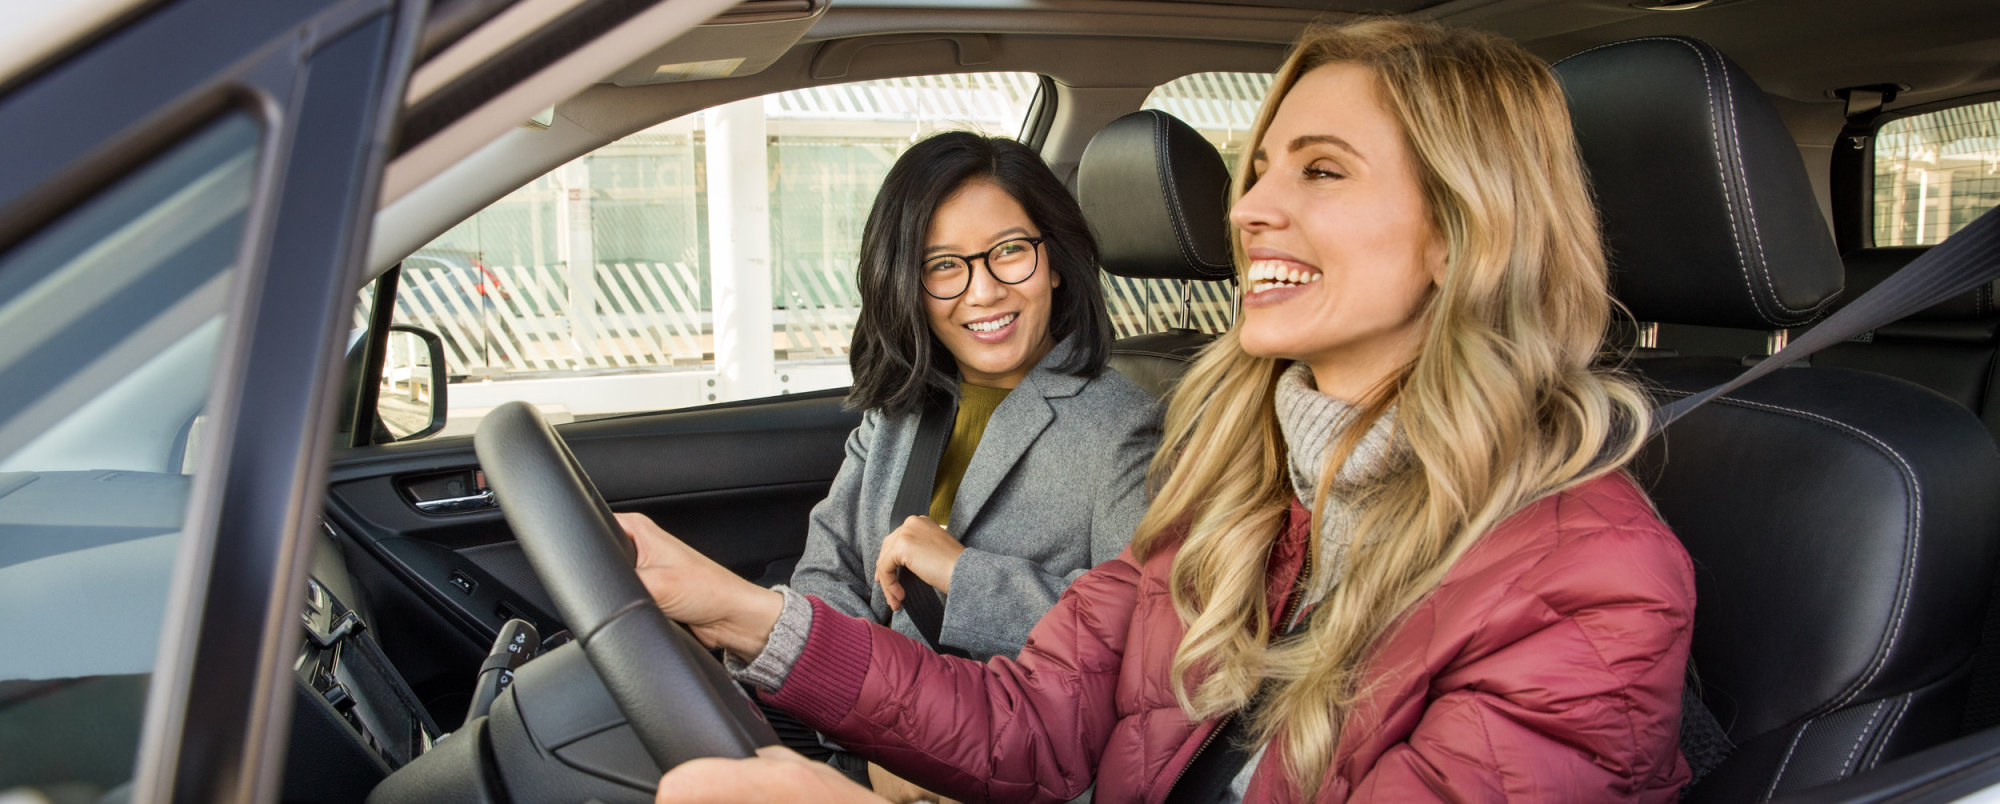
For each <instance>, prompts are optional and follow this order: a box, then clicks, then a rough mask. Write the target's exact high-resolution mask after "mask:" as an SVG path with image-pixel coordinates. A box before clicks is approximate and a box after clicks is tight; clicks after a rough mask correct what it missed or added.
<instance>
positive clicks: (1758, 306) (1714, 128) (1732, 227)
mask: <svg viewBox="0 0 2000 804" xmlns="http://www.w3.org/2000/svg"><path fill="white" fill-rule="evenodd" d="M1631 42H1672V43H1674V44H1677V45H1680V46H1681V47H1685V48H1687V49H1688V50H1691V51H1693V52H1694V56H1695V59H1694V60H1695V64H1696V65H1698V66H1700V67H1701V80H1702V86H1703V88H1704V89H1705V90H1706V91H1705V92H1704V93H1703V96H1702V99H1703V100H1705V101H1707V102H1708V135H1709V145H1710V146H1711V147H1712V148H1713V149H1714V156H1715V169H1716V172H1718V173H1720V174H1722V175H1723V181H1722V203H1723V206H1724V207H1725V208H1727V210H1728V212H1729V214H1728V215H1727V217H1728V218H1729V237H1730V241H1731V242H1732V243H1733V244H1734V245H1735V246H1736V268H1737V270H1738V271H1740V272H1741V273H1742V274H1743V284H1744V285H1745V286H1748V287H1752V288H1753V289H1752V290H1751V293H1750V306H1751V307H1753V308H1755V310H1756V312H1757V316H1758V317H1759V318H1762V319H1764V321H1765V323H1768V324H1771V325H1773V326H1777V325H1778V322H1777V321H1775V320H1773V319H1772V317H1771V314H1770V313H1769V312H1768V311H1766V310H1765V309H1764V302H1763V300H1762V299H1760V298H1758V296H1757V293H1756V291H1755V289H1754V286H1755V284H1756V280H1754V279H1752V278H1751V276H1750V266H1749V264H1748V258H1749V254H1748V253H1747V252H1746V251H1745V248H1744V243H1743V232H1742V230H1741V229H1739V228H1738V226H1737V223H1736V199H1735V198H1734V197H1732V196H1731V195H1730V187H1729V185H1730V182H1729V175H1730V170H1729V167H1728V166H1727V165H1726V164H1724V162H1723V160H1722V132H1721V129H1720V128H1719V126H1720V120H1719V118H1720V115H1718V114H1717V113H1716V109H1715V77H1714V75H1712V74H1711V73H1710V72H1709V69H1708V59H1707V58H1706V54H1704V53H1703V52H1702V51H1701V49H1700V48H1698V47H1695V46H1694V45H1693V44H1692V43H1690V42H1688V41H1687V40H1685V39H1680V38H1676V37H1670V36H1648V37H1641V38H1638V39H1628V40H1625V41H1624V42H1613V43H1611V44H1608V45H1598V46H1597V47H1594V48H1591V49H1589V50H1586V51H1583V53H1578V54H1576V55H1574V56H1570V57H1569V58H1565V59H1563V60H1562V61H1558V62H1556V64H1562V63H1563V62H1566V61H1569V60H1570V59H1574V58H1577V57H1578V56H1582V55H1584V54H1586V53H1595V52H1597V51H1599V50H1603V49H1605V48H1608V47H1616V46H1618V45H1623V44H1629V43H1631ZM1727 100H1728V99H1727V98H1725V99H1724V101H1725V102H1727ZM1731 119H1732V125H1733V120H1734V116H1733V110H1732V118H1731ZM1739 158H1740V157H1739ZM1781 306H1782V305H1781Z"/></svg>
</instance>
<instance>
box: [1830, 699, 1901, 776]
mask: <svg viewBox="0 0 2000 804" xmlns="http://www.w3.org/2000/svg"><path fill="white" fill-rule="evenodd" d="M1888 703H1889V700H1888V699H1886V698H1885V699H1883V700H1880V701H1876V702H1875V711H1874V712H1871V713H1869V715H1868V722H1867V723H1865V724H1863V725H1862V726H1861V733H1860V734H1857V735H1854V747H1853V748H1849V749H1847V761H1845V762H1842V763H1840V775H1839V776H1836V777H1834V778H1836V779H1845V778H1847V772H1848V771H1849V770H1850V769H1852V768H1853V767H1854V755H1855V754H1858V753H1861V745H1862V744H1863V743H1866V742H1868V734H1869V733H1870V732H1872V731H1874V730H1875V721H1876V720H1877V719H1879V718H1881V717H1882V707H1884V706H1886V705H1888Z"/></svg>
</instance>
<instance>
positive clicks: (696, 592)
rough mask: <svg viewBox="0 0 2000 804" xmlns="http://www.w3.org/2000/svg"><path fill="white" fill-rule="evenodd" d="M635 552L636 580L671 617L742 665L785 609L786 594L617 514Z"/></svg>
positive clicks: (649, 523)
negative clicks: (733, 655) (644, 586)
mask: <svg viewBox="0 0 2000 804" xmlns="http://www.w3.org/2000/svg"><path fill="white" fill-rule="evenodd" d="M617 517H618V525H619V527H622V528H624V529H625V535H626V536H628V537H630V538H631V539H632V543H633V544H634V545H637V546H638V548H639V562H638V564H639V565H638V571H639V580H640V582H642V583H644V584H645V585H646V592H647V593H648V594H650V595H652V596H653V604H654V605H657V606H659V607H660V611H662V612H665V613H666V615H667V617H668V618H669V619H672V620H674V621H676V622H681V623H686V624H687V626H688V628H689V629H690V630H692V631H693V632H694V636H695V638H696V639H699V640H701V644H703V645H706V646H708V647H710V648H721V649H723V650H726V651H729V652H730V653H733V654H735V655H736V656H737V657H738V658H741V659H743V660H745V661H749V660H751V659H755V658H757V654H760V653H763V652H764V643H765V642H768V641H769V640H770V638H771V628H772V626H774V625H775V624H776V623H777V622H778V613H779V612H780V611H781V610H783V609H784V605H785V597H784V595H782V594H780V593H778V592H774V591H772V590H769V589H765V588H763V587H761V586H758V585H756V584H754V583H751V582H749V581H746V580H743V579H742V578H740V577H737V575H736V573H734V572H730V571H729V569H728V568H727V567H724V566H722V565H721V564H717V563H715V562H714V561H712V560H710V559H709V558H708V556H705V555H702V554H701V553H699V552H697V551H696V550H695V549H694V548H692V547H689V546H687V544H686V543H685V542H682V541H681V540H680V539H676V538H674V535H673V534H671V533H668V532H666V531H665V530H663V529H661V528H660V526H659V525H656V524H654V523H653V520H651V519H648V518H647V517H646V516H645V515H644V514H618V515H617Z"/></svg>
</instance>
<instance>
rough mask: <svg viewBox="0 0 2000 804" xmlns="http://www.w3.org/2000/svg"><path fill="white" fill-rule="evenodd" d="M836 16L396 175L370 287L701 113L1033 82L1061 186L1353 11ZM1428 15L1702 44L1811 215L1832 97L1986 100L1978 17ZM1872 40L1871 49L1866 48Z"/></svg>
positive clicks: (1480, 3) (879, 4) (1008, 6)
mask: <svg viewBox="0 0 2000 804" xmlns="http://www.w3.org/2000/svg"><path fill="white" fill-rule="evenodd" d="M835 2H836V5H834V6H833V7H832V8H831V9H829V10H827V11H826V12H825V13H824V14H823V15H822V16H821V18H820V19H819V21H818V22H817V23H815V24H814V26H813V27H812V28H811V29H810V30H809V31H808V32H807V33H806V34H805V36H804V38H803V39H802V40H801V41H800V42H799V43H798V44H797V45H795V46H793V47H792V49H791V50H790V51H789V52H787V53H786V54H785V55H784V56H782V57H780V58H778V59H777V60H776V61H775V62H774V63H773V64H772V65H771V66H770V67H769V68H767V69H765V70H764V71H762V72H760V73H757V74H755V75H750V76H742V77H733V78H724V79H715V80H708V81H692V82H679V83H669V84H656V85H647V86H635V87H617V86H613V85H610V84H594V85H590V86H588V87H587V88H586V89H584V90H583V91H581V92H580V93H577V94H576V95H574V96H573V97H571V98H570V99H568V100H566V101H563V102H562V103H560V104H558V106H557V113H556V121H555V123H554V125H552V126H551V128H550V129H549V130H547V131H532V130H526V129H514V130H510V131H507V132H506V133H504V134H502V135H501V136H500V137H499V138H498V139H496V140H492V141H490V142H488V143H486V144H484V145H483V146H476V147H466V145H467V144H466V143H463V142H461V143H460V144H459V145H460V151H461V153H462V158H455V159H454V160H453V161H454V162H455V163H454V164H452V165H450V166H449V167H446V168H445V169H443V170H442V171H436V170H412V171H409V172H410V173H411V174H412V175H416V174H423V173H431V174H434V175H432V176H430V177H428V180H426V181H424V182H423V186H416V185H417V183H416V182H412V181H403V182H394V183H392V184H393V185H394V186H392V188H391V189H392V190H393V192H387V193H385V198H389V199H395V201H394V202H393V203H391V204H389V205H388V206H386V207H385V208H384V209H383V211H382V214H381V215H378V217H377V231H376V238H375V247H374V248H373V249H372V250H371V253H370V266H369V267H370V269H371V270H370V271H369V272H368V273H369V275H373V274H374V273H379V272H380V271H381V270H385V269H386V268H387V267H388V266H389V265H391V264H393V263H394V261H395V260H396V259H398V258H400V257H401V256H403V255H405V254H408V253H410V252H411V251H414V250H415V249H416V248H419V247H421V246H422V245H423V244H424V243H426V242H429V240H430V239H431V238H433V237H435V236H437V235H438V234H439V233H442V232H443V231H445V230H447V229H449V228H450V227H451V226H453V225H455V224H457V223H458V222H459V221H462V220H463V219H465V218H466V217H468V216H470V215H472V214H473V213H475V212H477V211H478V210H480V209H483V208H484V207H485V206H486V205H487V204H489V203H491V202H492V201H494V200H497V199H498V198H500V197H501V196H504V195H505V194H506V193H508V192H510V191H512V190H513V189H515V188H517V187H519V186H521V185H522V184H524V183H526V182H528V181H531V180H533V179H534V178H535V177H537V176H540V175H542V174H543V173H546V172H547V171H548V170H551V169H553V168H555V167H557V166H559V165H561V164H563V163H564V162H566V161H568V160H569V159H572V158H575V157H577V156H580V155H583V154H585V153H588V152H589V151H591V150H592V149H594V148H597V147H599V146H602V145H604V144H606V143H609V142H612V141H614V140H616V139H617V138H619V137H622V136H625V135H627V134H630V133H633V132H635V131H639V130H641V129H644V128H646V127H648V126H651V125H654V124H657V123H660V122H664V121H666V120H670V119H673V118H675V117H679V116H681V115H684V114H687V113H691V112H695V111H699V110H701V109H704V108H708V107H711V106H715V105H717V104H721V103H726V102H729V101H734V100H740V99H743V98H749V97H755V96H758V95H763V94H767V93H770V92H778V91H783V90H788V89H796V88H800V87H808V86H824V85H831V84H838V83H847V82H850V81H860V80H869V79H875V78H889V77H901V76H909V75H923V74H935V73H945V72H967V71H989V70H991V71H1003V70H1026V71H1033V72H1038V73H1041V74H1045V75H1049V76H1051V77H1052V78H1054V79H1055V80H1056V81H1057V82H1058V83H1059V84H1060V87H1059V91H1061V92H1062V93H1063V94H1064V95H1066V96H1068V97H1066V98H1065V100H1068V101H1069V102H1068V103H1063V104H1059V106H1058V108H1057V120H1056V122H1055V125H1054V127H1053V128H1052V130H1051V136H1050V138H1049V141H1048V142H1047V143H1046V144H1045V147H1044V155H1045V156H1046V157H1047V158H1049V160H1050V162H1051V163H1052V164H1053V165H1054V166H1055V167H1056V168H1057V170H1058V171H1059V172H1063V171H1067V170H1071V169H1073V167H1074V163H1075V160H1076V158H1077V157H1078V156H1079V155H1080V154H1081V150H1082V147H1083V144H1084V143H1085V142H1087V141H1088V139H1089V136H1090V134H1092V133H1094V132H1095V128H1096V126H1097V125H1101V124H1102V123H1103V122H1106V121H1109V120H1110V119H1113V118H1115V117H1116V116H1117V115H1119V114H1123V113H1125V112H1128V111H1131V110H1132V109H1133V108H1136V106H1137V103H1138V101H1137V100H1136V99H1143V98H1144V97H1145V92H1146V91H1150V89H1151V87H1152V86H1154V85H1157V84H1159V83H1163V82H1165V81H1167V80H1170V79H1172V78H1175V77H1178V76H1179V75H1181V74H1184V73H1187V72H1190V71H1201V72H1206V71H1216V70H1252V71H1268V70H1270V69H1273V68H1275V66H1276V65H1277V63H1278V61H1279V60H1280V59H1281V58H1282V56H1283V52H1284V48H1285V46H1287V45H1288V44H1289V43H1290V41H1291V40H1292V38H1293V37H1295V36H1296V34H1297V31H1298V30H1299V28H1300V27H1301V26H1302V25H1304V24H1306V23H1308V22H1311V21H1314V20H1336V19H1340V18H1343V17H1345V16H1349V15H1348V14H1345V13H1341V12H1340V11H1339V9H1340V7H1343V6H1344V7H1348V8H1352V7H1357V6H1361V5H1363V4H1364V2H1365V0H1337V2H1333V3H1329V4H1327V7H1328V8H1329V11H1317V10H1313V9H1301V8H1287V7H1270V6H1263V5H1245V4H1218V3H1207V2H1181V1H1179V0H1066V2H1064V4H1063V9H1062V10H1060V11H1051V10H1049V8H1048V6H1047V4H1046V3H1044V2H1039V0H960V1H959V2H951V3H949V4H948V5H944V6H943V7H940V3H939V0H864V2H859V3H840V2H839V0H835ZM1428 8H1429V11H1427V12H1426V13H1425V16H1437V17H1439V18H1440V19H1442V20H1444V21H1445V22H1447V23H1449V24H1454V25H1466V26H1471V27H1478V28H1482V29H1486V30H1492V31H1495V32H1496V33H1500V34H1502V35H1506V36H1509V37H1512V38H1514V39H1516V40H1517V41H1520V42H1521V43H1522V44H1523V45H1524V46H1526V47H1527V48H1528V49H1529V50H1530V51H1531V52H1534V53H1536V54H1537V55H1539V56H1542V57H1543V58H1547V59H1556V58H1561V57H1563V56H1566V55H1569V54H1571V53H1575V52H1578V51H1581V50H1585V49H1588V48H1590V47H1594V46H1596V45H1599V44H1605V43H1608V42H1613V41H1620V40H1624V39H1630V38H1637V37H1642V36H1649V35H1657V34H1662V33H1680V34H1686V35H1692V36H1696V37H1700V38H1703V39H1706V40H1708V41H1710V42H1711V43H1712V44H1715V45H1716V46H1717V47H1718V48H1720V49H1722V50H1723V51H1724V52H1726V53H1729V54H1730V55H1731V56H1732V57H1733V58H1735V59H1737V60H1738V62H1739V63H1741V64H1743V65H1744V67H1745V68H1746V70H1748V71H1749V72H1750V73H1751V74H1752V76H1753V77H1755V78H1756V79H1757V80H1758V82H1759V84H1760V85H1761V86H1763V87H1764V89H1765V90H1766V92H1767V93H1769V94H1771V95H1772V96H1773V100H1774V101H1775V102H1777V105H1778V107H1779V109H1780V111H1781V113H1782V114H1783V115H1784V117H1785V122H1786V124H1787V125H1788V126H1789V127H1790V128H1791V129H1792V131H1793V134H1794V138H1795V140H1796V141H1798V142H1799V143H1801V153H1802V155H1803V156H1804V158H1805V159H1806V161H1807V164H1808V168H1809V172H1810V173H1811V174H1812V176H1813V178H1814V181H1815V183H1816V188H1815V189H1816V190H1817V191H1818V192H1819V194H1820V198H1821V203H1822V205H1825V204H1826V203H1827V192H1826V187H1825V180H1826V173H1827V171H1826V169H1825V168H1826V164H1827V161H1828V159H1830V157H1831V154H1832V143H1833V141H1834V139H1835V136H1836V134H1837V133H1838V131H1839V129H1840V127H1841V125H1842V124H1843V123H1844V122H1845V119H1844V107H1843V105H1842V104H1841V102H1840V101H1839V100H1837V99H1834V98H1832V97H1831V96H1830V95H1829V92H1830V90H1832V89H1833V88H1835V87H1840V86H1856V85H1862V84H1879V83H1903V84H1907V85H1909V86H1911V89H1910V90H1908V91H1907V92H1905V93H1903V94H1902V95H1901V96H1899V97H1898V98H1897V99H1896V101H1895V102H1894V103H1893V104H1891V105H1890V106H1889V107H1888V109H1889V110H1891V111H1893V110H1894V109H1896V108H1900V107H1906V106H1910V105H1917V104H1926V103H1933V102H1936V101H1938V100H1942V99H1947V98H1954V97H1961V96H1969V95H1975V94H1982V93H1988V92H1993V91H2000V69H1995V68H1994V67H1993V66H1992V65H1993V63H1994V60H1993V54H1994V53H1996V52H2000V26H1995V25H1991V24H1990V22H1991V21H1992V19H1993V17H1994V16H1995V15H1994V11H1993V6H1992V5H1991V0H1909V2H1904V3H1897V4H1880V3H1877V2H1874V0H1740V1H1739V2H1736V3H1732V4H1729V5H1727V6H1723V7H1720V8H1716V9H1713V10H1710V11H1697V12H1688V13H1679V14H1669V13H1656V12H1646V11H1639V10H1636V9H1633V8H1630V7H1629V5H1628V4H1627V0H1449V2H1445V3H1438V4H1433V5H1430V6H1429V7H1428ZM1975 21H1984V22H1986V23H1989V24H1984V25H1981V24H1975ZM1080 31H1082V32H1091V33H1078V32H1080ZM1885 31H1893V32H1894V34H1893V37H1891V36H1890V35H1888V34H1885V33H1883V32H1885ZM916 33H932V34H939V35H940V36H948V35H951V34H953V33H972V34H980V35H984V36H986V37H987V38H989V39H990V40H991V42H992V44H993V46H992V58H991V61H990V63H985V64H978V65H973V66H964V65H960V64H958V63H957V61H956V60H955V58H954V52H953V51H952V49H951V48H948V47H938V46H936V45H935V44H934V43H933V44H930V45H926V44H925V43H922V42H907V41H905V42H897V41H894V40H895V39H896V38H897V37H905V38H907V37H908V35H910V34H916ZM854 37H870V38H880V39H882V40H884V41H885V43H884V44H881V45H879V46H872V47H867V48H865V49H862V50H860V51H859V52H858V53H856V54H855V55H854V58H853V61H852V63H851V64H849V65H848V69H847V70H846V74H845V75H843V76H841V77H840V78H838V79H833V80H816V79H814V78H813V75H812V68H813V61H814V59H815V58H816V55H817V53H818V52H819V51H820V50H821V49H822V47H823V43H826V42H829V41H834V40H843V39H850V38H854ZM1877 40H1880V45H1879V46H1877V47H1874V48H1873V49H1872V50H1871V48H1870V47H1869V46H1868V43H1870V42H1873V41H1877ZM671 51H672V49H671V48H666V49H664V50H663V51H659V52H652V53H647V54H646V56H648V57H653V58H660V57H663V56H667V55H670V54H671ZM572 83H576V82H572ZM1142 88H1143V89H1142ZM1121 89H1127V90H1131V91H1130V92H1121V91H1120V90H1121ZM1114 107H1115V108H1114ZM526 116H527V115H526V114H522V115H520V116H519V118H517V119H520V118H525V117H526ZM489 122H490V121H489ZM489 136H490V134H489ZM407 156H409V155H406V157H407ZM436 158H437V157H436V155H422V158H420V159H399V160H398V163H399V166H402V164H403V163H405V162H425V161H432V160H435V159H436ZM392 176H393V172H392ZM406 192H407V193H408V195H407V196H404V195H403V194H404V193H406Z"/></svg>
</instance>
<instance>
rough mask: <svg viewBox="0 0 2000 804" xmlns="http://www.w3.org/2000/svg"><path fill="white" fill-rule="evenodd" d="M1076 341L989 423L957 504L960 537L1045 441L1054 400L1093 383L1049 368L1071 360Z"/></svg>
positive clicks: (1053, 355)
mask: <svg viewBox="0 0 2000 804" xmlns="http://www.w3.org/2000/svg"><path fill="white" fill-rule="evenodd" d="M1071 340H1072V339H1068V338H1066V339H1064V340H1063V341H1062V342H1060V343H1058V344H1056V346H1055V348H1053V349H1051V350H1049V354H1048V355H1046V356H1044V357H1043V358H1042V360H1041V362H1040V363H1039V364H1037V365H1036V366H1035V369H1034V370H1033V371H1030V372H1028V376H1026V377H1023V378H1022V379H1021V384H1020V386H1018V387H1016V388H1015V389H1014V391H1013V392H1012V393H1010V394H1008V395H1007V398H1006V399H1005V400H1004V401H1002V402H1001V403H1000V407H998V408H996V409H994V411H993V418H992V419H991V420H990V421H988V422H987V423H986V433H985V434H984V435H982V436H980V437H979V448H978V449H976V450H974V451H973V453H972V463H971V464H969V465H967V466H966V467H965V477H964V478H961V479H960V480H959V482H958V497H957V498H956V499H954V500H953V501H952V505H951V532H952V534H953V535H954V536H957V537H958V538H959V539H961V540H963V539H964V538H965V534H967V533H971V532H972V527H973V525H974V524H975V523H976V522H978V521H979V514H980V512H981V511H983V510H985V508H986V503H987V502H988V501H990V500H991V499H992V498H993V493H994V492H995V491H998V490H999V488H1000V484H1001V483H1002V482H1005V481H1006V479H1007V476H1008V475H1009V474H1012V473H1013V471H1014V466H1015V465H1016V464H1018V463H1020V462H1021V456H1023V455H1026V454H1028V448H1029V447H1032V446H1034V445H1035V440H1036V439H1038V438H1041V436H1042V431H1043V430H1046V429H1048V427H1049V424H1050V423H1052V422H1054V421H1055V418H1056V412H1055V409H1054V408H1052V407H1050V406H1049V402H1048V400H1049V398H1051V397H1064V396H1075V395H1076V394H1077V392H1078V391H1081V390H1083V386H1084V384H1085V383H1086V382H1088V381H1087V380H1085V379H1084V378H1082V377H1077V376H1074V375H1069V374H1063V373H1059V372H1054V371H1050V370H1048V368H1047V367H1048V366H1049V365H1050V364H1052V363H1056V362H1060V361H1062V360H1063V359H1064V358H1066V357H1067V356H1068V354H1069V349H1070V347H1071V343H1070V341H1071Z"/></svg>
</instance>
